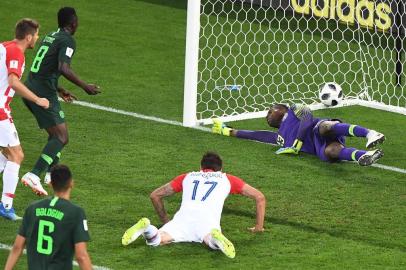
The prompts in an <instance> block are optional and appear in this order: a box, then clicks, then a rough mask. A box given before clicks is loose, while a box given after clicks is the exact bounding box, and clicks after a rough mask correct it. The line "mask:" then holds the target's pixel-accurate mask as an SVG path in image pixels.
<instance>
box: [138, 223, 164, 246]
mask: <svg viewBox="0 0 406 270" xmlns="http://www.w3.org/2000/svg"><path fill="white" fill-rule="evenodd" d="M142 236H144V239H145V241H146V242H147V245H148V246H154V247H156V246H159V244H160V243H161V234H160V233H159V231H158V229H157V227H155V226H154V225H149V226H148V227H147V228H146V229H145V231H144V233H143V234H142Z"/></svg>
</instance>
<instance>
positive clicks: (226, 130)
mask: <svg viewBox="0 0 406 270" xmlns="http://www.w3.org/2000/svg"><path fill="white" fill-rule="evenodd" d="M231 130H233V129H232V128H230V127H228V126H226V124H224V123H223V121H221V120H220V119H213V127H212V128H211V132H213V133H215V134H220V135H224V136H230V132H231Z"/></svg>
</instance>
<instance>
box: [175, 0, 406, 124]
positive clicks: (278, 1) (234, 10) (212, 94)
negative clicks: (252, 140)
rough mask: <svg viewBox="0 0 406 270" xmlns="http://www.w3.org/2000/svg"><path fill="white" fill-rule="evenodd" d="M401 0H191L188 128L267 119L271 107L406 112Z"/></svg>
mask: <svg viewBox="0 0 406 270" xmlns="http://www.w3.org/2000/svg"><path fill="white" fill-rule="evenodd" d="M405 10H406V4H405V3H404V1H402V0H188V7H187V30H186V57H185V83H184V110H183V125H184V126H196V125H199V124H209V123H211V119H212V118H221V119H223V120H224V121H235V120H244V119H251V118H258V117H263V116H265V115H266V112H267V110H268V108H269V107H270V106H271V105H272V104H274V103H305V104H308V105H309V106H310V107H311V108H312V109H321V108H325V107H324V105H321V104H320V103H319V100H318V92H319V89H320V87H321V85H323V84H324V83H326V82H329V81H334V82H336V83H338V84H340V85H341V86H342V88H343V91H344V96H345V100H344V102H343V103H342V104H341V106H347V105H361V106H366V107H371V108H376V109H382V110H387V111H392V112H396V113H401V114H405V115H406V89H405V86H406V83H405V81H406V77H405V70H404V68H403V66H404V63H405V62H406V60H405V43H406V38H405V26H406V13H405Z"/></svg>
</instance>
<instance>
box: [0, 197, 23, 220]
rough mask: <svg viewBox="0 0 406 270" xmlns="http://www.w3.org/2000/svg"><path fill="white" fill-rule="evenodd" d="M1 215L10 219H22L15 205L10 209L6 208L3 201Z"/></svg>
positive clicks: (0, 204) (0, 209) (0, 206)
mask: <svg viewBox="0 0 406 270" xmlns="http://www.w3.org/2000/svg"><path fill="white" fill-rule="evenodd" d="M0 216H2V217H4V218H5V219H9V220H12V221H17V220H21V219H22V218H21V217H19V216H17V215H16V213H15V210H14V208H13V207H11V208H10V209H6V208H4V205H3V203H1V202H0Z"/></svg>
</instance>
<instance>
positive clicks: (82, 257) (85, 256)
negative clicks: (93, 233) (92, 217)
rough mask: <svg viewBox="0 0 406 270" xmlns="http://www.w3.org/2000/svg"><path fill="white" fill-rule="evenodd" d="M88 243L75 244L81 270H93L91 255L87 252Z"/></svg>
mask: <svg viewBox="0 0 406 270" xmlns="http://www.w3.org/2000/svg"><path fill="white" fill-rule="evenodd" d="M86 246H87V245H86V242H80V243H76V244H75V257H76V261H77V262H78V264H79V267H80V269H81V270H91V269H93V268H92V262H91V260H90V256H89V253H88V252H87V247H86Z"/></svg>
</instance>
